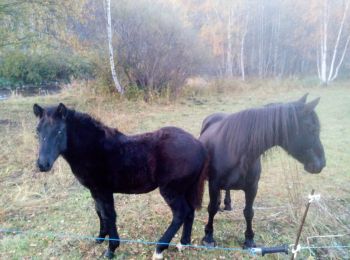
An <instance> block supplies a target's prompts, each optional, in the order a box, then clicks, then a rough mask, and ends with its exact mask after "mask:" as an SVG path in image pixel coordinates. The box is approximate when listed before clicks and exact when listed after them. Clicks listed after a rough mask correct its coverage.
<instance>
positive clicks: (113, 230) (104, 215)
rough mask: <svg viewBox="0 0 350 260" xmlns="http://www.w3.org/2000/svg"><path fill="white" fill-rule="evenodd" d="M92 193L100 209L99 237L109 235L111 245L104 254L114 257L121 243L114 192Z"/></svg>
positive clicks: (97, 207)
mask: <svg viewBox="0 0 350 260" xmlns="http://www.w3.org/2000/svg"><path fill="white" fill-rule="evenodd" d="M92 194H93V198H94V200H95V203H96V209H98V213H97V214H98V215H99V217H100V234H99V237H105V236H106V235H109V245H108V249H107V251H106V252H105V253H104V256H105V257H107V258H113V256H114V252H115V250H116V248H117V247H118V246H119V244H120V242H119V235H118V232H117V226H116V219H117V214H116V212H115V209H114V199H113V193H105V192H103V193H98V192H94V193H92Z"/></svg>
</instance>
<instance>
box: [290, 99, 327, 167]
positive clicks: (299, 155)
mask: <svg viewBox="0 0 350 260" xmlns="http://www.w3.org/2000/svg"><path fill="white" fill-rule="evenodd" d="M319 101H320V98H317V99H315V100H313V101H311V102H309V103H306V95H305V96H304V97H302V98H301V99H300V100H298V101H297V102H295V103H294V104H295V105H296V108H297V109H296V116H297V121H298V128H297V130H296V131H292V132H290V134H289V136H288V145H287V147H284V148H285V149H286V150H287V152H288V153H289V154H291V155H292V156H293V157H294V158H295V159H297V160H298V161H299V162H300V163H302V164H303V165H304V169H305V170H306V171H308V172H310V173H320V172H321V170H322V169H323V168H324V167H325V165H326V159H325V155H324V150H323V146H322V143H321V140H320V122H319V120H318V117H317V115H316V112H315V107H316V106H317V104H318V103H319Z"/></svg>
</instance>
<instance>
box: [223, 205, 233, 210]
mask: <svg viewBox="0 0 350 260" xmlns="http://www.w3.org/2000/svg"><path fill="white" fill-rule="evenodd" d="M224 211H232V207H231V206H225V207H224Z"/></svg>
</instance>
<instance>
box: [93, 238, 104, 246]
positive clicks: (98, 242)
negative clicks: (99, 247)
mask: <svg viewBox="0 0 350 260" xmlns="http://www.w3.org/2000/svg"><path fill="white" fill-rule="evenodd" d="M104 241H105V238H104V237H98V238H96V239H95V243H96V244H102V243H103V242H104Z"/></svg>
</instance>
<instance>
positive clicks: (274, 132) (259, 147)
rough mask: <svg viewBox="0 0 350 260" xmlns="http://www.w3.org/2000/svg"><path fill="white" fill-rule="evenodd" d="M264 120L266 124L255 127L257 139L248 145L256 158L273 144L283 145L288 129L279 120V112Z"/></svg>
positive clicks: (273, 145)
mask: <svg viewBox="0 0 350 260" xmlns="http://www.w3.org/2000/svg"><path fill="white" fill-rule="evenodd" d="M266 122H267V124H265V125H263V126H262V127H260V128H256V129H255V130H256V131H257V133H256V134H257V135H258V136H259V138H258V139H259V141H258V142H256V143H255V144H254V145H252V144H251V145H250V149H249V150H250V153H252V154H254V155H255V157H256V158H258V157H259V156H260V155H262V154H264V153H265V152H267V151H268V150H269V149H271V148H273V147H275V146H283V144H284V142H285V141H286V140H285V138H287V136H286V135H287V132H288V129H286V127H287V126H286V125H284V123H283V120H281V115H280V114H279V115H278V116H275V117H273V119H266ZM253 135H254V133H253ZM251 138H254V137H251Z"/></svg>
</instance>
